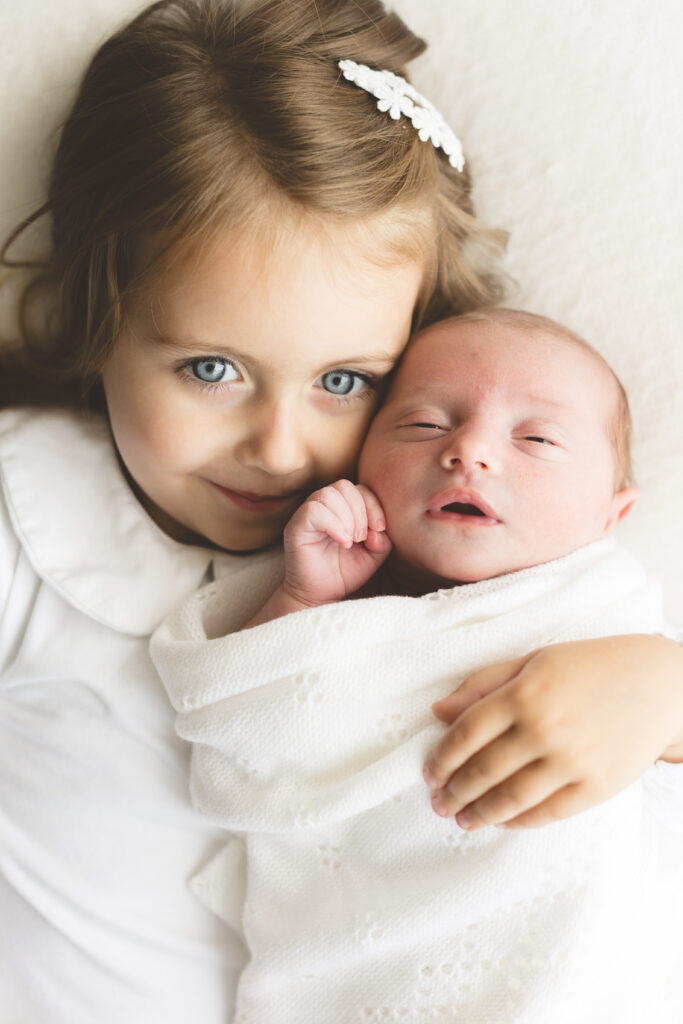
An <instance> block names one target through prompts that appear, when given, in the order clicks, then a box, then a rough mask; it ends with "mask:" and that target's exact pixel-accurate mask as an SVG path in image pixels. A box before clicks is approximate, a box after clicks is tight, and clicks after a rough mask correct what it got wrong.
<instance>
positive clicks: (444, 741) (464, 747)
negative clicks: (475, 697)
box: [423, 698, 514, 789]
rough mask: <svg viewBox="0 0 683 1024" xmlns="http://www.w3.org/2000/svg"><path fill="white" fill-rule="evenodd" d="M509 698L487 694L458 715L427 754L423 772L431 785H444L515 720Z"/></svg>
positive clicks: (431, 787) (439, 786) (431, 786)
mask: <svg viewBox="0 0 683 1024" xmlns="http://www.w3.org/2000/svg"><path fill="white" fill-rule="evenodd" d="M513 721H514V715H513V709H512V707H511V705H510V704H509V702H508V701H502V700H493V699H491V698H485V699H483V700H481V701H479V703H477V704H474V705H473V706H472V707H471V708H469V709H468V710H467V711H465V712H463V714H462V715H461V716H460V717H459V718H458V719H457V721H456V722H454V723H453V725H452V726H451V727H450V728H449V729H448V731H447V732H446V733H444V735H443V736H442V737H441V739H440V740H439V742H438V743H437V745H436V746H435V747H434V749H433V750H431V751H430V753H429V754H428V755H427V759H426V760H425V765H424V769H423V774H424V778H425V782H426V783H427V785H428V786H429V787H430V789H441V788H443V786H445V785H446V782H447V781H448V779H449V778H450V777H451V775H452V774H453V772H455V771H457V769H458V768H460V766H461V765H463V764H465V762H466V761H469V759H470V758H471V757H472V755H473V754H476V753H478V752H479V751H481V750H482V748H483V747H485V746H486V745H487V744H488V743H491V742H492V741H493V740H494V739H496V737H498V736H500V735H501V734H502V733H504V732H507V730H508V729H509V728H510V726H511V725H512V724H513Z"/></svg>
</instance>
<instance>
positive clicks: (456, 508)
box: [441, 501, 486, 516]
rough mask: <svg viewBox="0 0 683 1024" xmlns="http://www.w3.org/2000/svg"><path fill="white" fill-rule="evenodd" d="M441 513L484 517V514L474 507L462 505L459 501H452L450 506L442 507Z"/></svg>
mask: <svg viewBox="0 0 683 1024" xmlns="http://www.w3.org/2000/svg"><path fill="white" fill-rule="evenodd" d="M441 511H442V512H457V514H458V515H461V516H485V515H486V513H485V512H482V510H481V509H480V508H477V506H476V505H470V504H464V503H463V502H461V501H452V502H451V503H450V505H442V507H441Z"/></svg>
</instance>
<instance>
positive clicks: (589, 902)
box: [152, 540, 681, 1024]
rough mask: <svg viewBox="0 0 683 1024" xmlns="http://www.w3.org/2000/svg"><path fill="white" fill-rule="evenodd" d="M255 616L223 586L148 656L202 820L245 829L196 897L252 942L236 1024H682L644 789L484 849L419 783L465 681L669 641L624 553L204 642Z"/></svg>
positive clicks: (587, 551) (351, 605)
mask: <svg viewBox="0 0 683 1024" xmlns="http://www.w3.org/2000/svg"><path fill="white" fill-rule="evenodd" d="M228 605H231V608H232V609H233V610H230V609H228V608H227V606H228ZM237 605H238V601H237V600H236V595H235V590H234V586H232V581H231V580H226V581H224V582H219V583H217V584H213V585H212V586H211V587H209V588H206V589H205V590H204V591H203V592H200V594H199V595H195V597H194V598H192V599H191V600H190V601H188V602H187V603H186V604H184V605H183V606H182V607H181V609H180V610H179V611H178V612H177V613H176V614H174V615H173V616H172V617H171V618H170V619H168V620H167V621H166V622H165V623H164V624H163V625H162V627H160V629H159V630H158V631H157V634H156V635H155V638H154V641H153V647H152V650H153V656H154V659H155V662H156V664H157V666H158V668H159V670H160V672H161V675H162V678H163V679H164V682H165V685H166V687H167V690H168V692H169V695H170V698H171V700H172V702H173V705H174V707H175V708H176V710H177V711H178V720H177V728H178V732H179V734H180V735H181V736H183V737H184V738H186V739H188V740H190V741H191V742H192V743H193V745H194V748H193V761H192V790H193V799H194V802H195V805H196V807H197V808H198V810H199V811H200V813H202V814H203V815H204V816H205V817H207V818H209V819H210V820H211V821H213V822H216V823H218V824H220V825H221V826H223V827H224V828H226V829H228V830H230V831H231V833H233V834H234V837H233V838H232V839H231V840H230V841H229V842H228V844H227V845H226V847H225V849H224V850H223V851H222V853H221V854H219V856H218V857H217V858H216V860H215V861H214V862H213V863H212V864H210V865H209V867H208V868H207V869H206V870H205V872H204V873H203V875H200V876H199V877H198V878H197V879H196V880H195V885H196V890H197V892H199V893H200V894H201V895H202V896H203V898H204V899H205V900H206V901H207V902H208V903H209V904H210V905H212V906H213V907H214V909H216V910H217V911H218V912H220V913H221V914H222V916H224V917H225V918H226V919H227V920H228V921H229V923H231V924H232V925H233V926H234V927H237V928H238V929H240V930H241V931H242V932H243V935H244V937H245V940H246V943H247V945H248V947H249V951H250V955H251V959H250V962H249V964H248V965H247V967H246V969H245V971H244V972H243V975H242V978H241V980H240V985H239V990H238V1000H237V1012H236V1017H235V1020H236V1021H239V1022H243V1024H247V1022H248V1024H290V1022H291V1024H294V1022H296V1024H308V1022H310V1024H326V1022H330V1024H346V1022H349V1024H350V1022H352V1021H353V1022H356V1021H359V1022H360V1021H365V1022H375V1021H458V1022H460V1021H462V1022H465V1024H485V1022H490V1024H513V1022H523V1024H562V1022H564V1021H566V1022H570V1021H571V1022H572V1024H574V1022H576V1021H579V1020H580V1021H582V1022H589V1024H591V1022H596V1024H597V1022H601V1024H602V1022H603V1021H605V1020H607V1019H613V1020H619V1021H620V1024H628V1022H631V1021H632V1022H633V1024H636V1022H637V1024H642V1022H643V1021H645V1020H648V1019H650V1020H657V1021H658V1024H668V1022H671V1024H673V1022H674V1021H678V1020H679V1018H678V1017H676V1015H675V1013H676V1012H678V1011H674V1010H673V1009H671V1010H670V1009H669V1008H668V1003H667V998H668V997H667V996H665V995H663V994H662V993H663V991H664V988H663V985H664V982H665V978H666V976H667V974H668V973H670V972H671V970H672V967H671V963H669V959H670V958H669V957H668V951H669V949H670V945H669V944H668V942H667V940H666V938H665V933H666V929H667V928H668V926H669V925H668V919H667V914H669V915H671V916H672V917H673V916H674V911H673V910H672V907H673V900H672V899H671V898H667V900H666V901H662V900H661V898H660V896H659V893H660V890H661V891H663V890H664V889H666V888H667V886H668V889H669V893H670V894H671V892H672V891H673V890H672V885H673V884H674V882H675V879H674V880H673V881H672V879H671V878H667V879H665V878H663V877H662V870H663V867H662V865H663V863H664V861H663V854H662V852H661V850H660V837H659V826H658V821H657V819H656V816H655V815H654V814H652V813H651V812H650V811H649V810H648V801H647V787H644V786H643V785H642V783H635V784H633V785H632V786H630V787H629V788H628V789H627V790H626V791H625V792H624V793H622V794H621V795H620V796H619V797H617V798H615V799H613V800H611V801H608V802H607V803H606V804H603V805H602V806H600V807H598V808H595V809H593V810H591V811H588V812H585V813H584V814H581V815H578V816H577V817H575V818H572V819H569V820H567V821H564V822H560V823H557V824H555V825H553V826H550V827H548V828H544V829H540V830H530V831H511V832H506V831H504V830H500V829H492V828H490V829H484V830H481V831H478V832H475V833H472V834H467V833H465V832H463V831H462V830H461V829H459V828H458V826H457V825H456V824H455V823H454V822H453V820H442V819H440V818H438V817H437V816H436V815H435V814H434V813H433V811H432V810H431V807H430V804H429V794H428V791H427V788H426V786H425V785H424V782H423V781H422V777H421V768H422V763H423V759H424V756H425V753H426V751H427V750H428V749H429V747H430V746H431V745H432V744H433V743H434V742H435V740H436V739H437V738H438V736H439V735H440V733H441V731H442V729H443V726H441V725H440V724H438V723H436V721H435V719H434V717H433V715H432V713H431V710H430V706H431V703H432V702H433V701H434V700H435V699H437V698H438V697H441V696H444V695H446V694H447V693H449V692H450V691H451V690H452V689H453V688H454V686H455V685H457V682H458V681H459V680H460V679H462V678H464V677H465V676H466V675H467V674H469V673H470V672H472V671H474V670H475V669H478V668H480V667H482V666H484V665H486V664H490V663H492V662H494V661H496V660H500V659H506V658H510V657H514V656H517V655H519V654H522V653H525V652H527V651H529V650H531V649H533V648H534V647H537V646H540V645H544V644H547V643H549V642H555V641H560V640H566V639H579V638H585V637H592V636H600V635H608V634H613V633H625V632H653V631H657V630H660V629H661V625H662V623H661V613H660V608H659V598H658V592H657V590H656V588H654V587H652V586H651V585H650V584H649V583H648V582H647V580H646V579H645V577H644V575H643V573H642V571H641V569H640V568H639V567H638V565H637V564H636V563H635V562H634V561H633V559H632V558H631V557H630V556H629V555H628V554H626V553H625V552H623V551H621V550H620V549H619V548H618V547H617V546H616V545H615V544H614V542H613V541H612V540H607V541H602V542H600V543H598V544H594V545H591V546H589V547H587V548H584V549H582V550H581V551H578V552H575V553H574V554H572V555H569V556H567V557H566V558H563V559H560V560H558V561H556V562H553V563H550V564H547V565H545V566H540V567H536V568H532V569H528V570H525V571H523V572H520V573H515V574H512V575H510V576H506V577H500V578H498V579H494V580H489V581H485V582H482V583H479V584H474V585H471V586H467V587H460V588H454V589H453V590H450V591H441V592H439V593H438V594H431V595H427V596H426V597H423V598H419V599H416V598H403V597H386V598H384V597H383V598H370V599H365V600H357V601H354V600H351V601H346V602H344V603H341V604H336V605H328V606H325V607H322V608H318V609H313V610H311V611H306V612H302V613H298V614H296V615H289V616H286V617H284V618H282V619H278V620H277V621H275V622H271V623H267V624H264V625H261V626H257V627H255V628H253V629H250V630H245V631H244V632H242V633H235V634H233V635H229V636H225V637H221V638H219V639H215V640H209V639H207V630H206V623H207V621H211V620H216V619H217V618H220V617H221V616H222V617H223V620H224V625H229V622H230V619H231V618H232V619H233V622H234V623H237V622H238V621H239V618H238V616H239V611H238V607H237ZM226 609H227V610H226ZM657 771H658V768H653V769H652V774H653V775H656V774H657ZM245 866H246V871H245ZM667 870H670V873H671V874H672V876H673V875H675V874H676V869H675V865H674V867H670V869H669V868H668V869H667ZM678 882H679V883H680V870H679V871H678ZM678 912H680V903H679V904H678ZM679 930H680V927H679ZM659 945H662V946H663V948H664V950H665V952H666V955H665V956H662V955H661V950H660V949H659ZM672 962H673V961H672ZM641 999H642V1002H641ZM657 999H660V1000H661V1005H660V1006H658V1008H657V1010H656V1012H655V1013H654V1016H653V1015H652V1013H653V1008H654V1007H655V1006H657ZM680 1005H681V1004H680V1003H679V1006H680ZM646 1010H647V1012H646ZM669 1014H670V1015H669Z"/></svg>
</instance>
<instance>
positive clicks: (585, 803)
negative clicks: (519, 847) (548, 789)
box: [505, 782, 596, 829]
mask: <svg viewBox="0 0 683 1024" xmlns="http://www.w3.org/2000/svg"><path fill="white" fill-rule="evenodd" d="M595 803H596V800H595V796H591V795H590V793H589V792H588V789H587V787H585V786H582V785H581V784H580V783H577V782H575V783H572V784H571V785H569V786H563V787H562V788H561V789H558V790H556V791H555V792H554V793H552V794H551V796H549V797H548V798H547V799H546V800H542V801H541V803H538V804H536V806H535V807H532V808H530V810H528V811H523V812H522V813H521V814H517V815H516V816H515V817H514V818H508V819H507V820H506V821H505V828H510V829H513V828H540V827H541V825H550V824H552V822H554V821H559V820H560V819H561V818H569V817H570V816H571V815H572V814H578V813H579V812H580V811H585V810H586V809H587V808H589V807H594V806H595Z"/></svg>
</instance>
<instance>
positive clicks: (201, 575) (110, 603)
mask: <svg viewBox="0 0 683 1024" xmlns="http://www.w3.org/2000/svg"><path fill="white" fill-rule="evenodd" d="M0 469H1V472H2V478H3V480H2V482H3V488H4V491H5V496H6V499H7V503H8V506H9V512H10V516H11V518H12V523H13V526H14V528H15V530H16V533H17V535H18V537H19V540H20V542H21V544H22V547H23V548H24V550H25V552H26V555H27V557H28V559H29V560H30V562H31V564H32V565H33V567H34V569H35V570H36V572H37V573H38V575H39V576H40V577H41V578H42V579H44V580H46V581H47V582H49V583H50V584H51V585H52V586H53V587H54V588H55V589H56V590H57V591H59V593H60V594H61V595H62V596H63V597H64V598H65V599H66V600H67V601H68V602H69V603H70V604H71V605H73V606H74V607H75V608H78V609H79V610H80V611H82V612H84V613H85V614H86V615H88V616H90V617H91V618H93V619H96V620H97V621H98V622H101V623H103V624H104V625H106V626H109V627H111V628H113V629H115V630H117V631H120V632H123V633H130V634H133V635H136V636H146V635H148V634H149V633H151V632H152V631H153V630H154V628H155V627H156V626H157V625H158V624H159V622H160V621H161V619H162V618H163V617H164V616H165V615H166V614H168V612H169V611H170V610H171V609H172V608H173V607H174V606H175V605H176V604H178V602H179V601H181V600H182V599H183V598H185V597H186V596H187V595H188V594H189V593H191V592H192V591H193V590H195V589H196V588H197V587H198V586H199V585H200V584H201V582H202V581H203V580H204V579H206V578H207V576H210V575H212V574H213V573H214V572H215V574H216V575H218V576H224V575H226V574H229V573H230V572H231V570H232V568H233V567H234V568H237V567H242V566H244V564H245V559H244V557H240V556H238V555H228V554H224V553H219V554H217V553H216V552H214V551H211V550H209V549H206V548H201V547H192V546H190V545H186V544H180V543H178V542H177V541H174V540H172V539H171V538H170V537H168V536H167V535H166V534H165V533H163V532H162V530H160V529H159V527H158V526H157V525H156V523H154V521H153V520H152V519H151V518H150V517H149V515H148V514H147V513H146V512H145V510H144V509H143V508H142V506H141V505H140V503H139V502H138V500H137V499H136V498H135V496H134V494H133V492H132V491H131V489H130V487H129V486H128V484H127V483H126V480H125V478H124V476H123V473H122V471H121V468H120V466H119V463H118V460H117V458H116V453H115V451H114V447H113V445H112V442H111V437H110V434H109V431H108V428H107V425H106V423H105V422H104V421H103V420H101V419H100V418H99V417H96V416H86V415H85V414H82V415H79V414H74V413H72V412H69V411H61V410H60V411H53V410H50V411H35V410H26V409H11V410H6V411H4V412H3V413H2V414H0ZM247 561H251V559H247ZM212 563H215V565H212Z"/></svg>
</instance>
